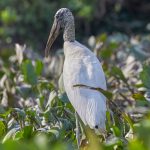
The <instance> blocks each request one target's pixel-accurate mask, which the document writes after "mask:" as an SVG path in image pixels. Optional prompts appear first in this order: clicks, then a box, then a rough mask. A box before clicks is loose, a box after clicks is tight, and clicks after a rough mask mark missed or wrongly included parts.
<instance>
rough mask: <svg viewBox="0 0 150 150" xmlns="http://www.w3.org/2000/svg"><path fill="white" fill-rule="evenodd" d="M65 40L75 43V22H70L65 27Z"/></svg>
mask: <svg viewBox="0 0 150 150" xmlns="http://www.w3.org/2000/svg"><path fill="white" fill-rule="evenodd" d="M63 38H64V41H70V42H74V41H75V25H74V21H71V22H68V23H67V24H66V25H65V28H64V34H63Z"/></svg>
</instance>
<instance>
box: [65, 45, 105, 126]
mask: <svg viewBox="0 0 150 150" xmlns="http://www.w3.org/2000/svg"><path fill="white" fill-rule="evenodd" d="M78 49H80V52H81V51H82V50H83V47H81V46H80V47H79V48H78ZM83 53H84V54H83ZM83 53H82V55H80V56H78V57H76V55H75V54H73V55H70V56H68V57H67V58H66V59H65V63H64V69H63V79H64V87H65V90H66V93H67V95H68V97H69V100H70V101H71V103H72V105H73V106H74V108H75V110H76V111H77V112H78V114H79V116H80V117H81V119H82V120H83V122H84V123H85V124H88V125H89V126H90V127H91V128H94V127H95V126H98V127H99V128H105V113H106V99H105V96H104V95H103V94H101V93H100V92H98V91H94V90H90V89H86V88H83V87H82V88H81V87H73V85H76V84H84V85H88V86H91V87H101V88H103V89H106V80H105V76H104V72H103V69H102V66H101V64H100V62H99V61H98V59H97V58H96V56H95V55H94V54H93V53H92V52H90V51H87V50H85V52H84V51H83ZM76 54H78V53H76Z"/></svg>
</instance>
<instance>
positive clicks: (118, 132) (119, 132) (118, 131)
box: [112, 126, 121, 137]
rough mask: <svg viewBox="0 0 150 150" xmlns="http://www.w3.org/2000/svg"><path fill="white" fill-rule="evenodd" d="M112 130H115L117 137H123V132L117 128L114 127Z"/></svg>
mask: <svg viewBox="0 0 150 150" xmlns="http://www.w3.org/2000/svg"><path fill="white" fill-rule="evenodd" d="M112 129H113V133H114V135H115V136H117V137H119V136H121V131H120V130H119V128H118V127H117V126H112Z"/></svg>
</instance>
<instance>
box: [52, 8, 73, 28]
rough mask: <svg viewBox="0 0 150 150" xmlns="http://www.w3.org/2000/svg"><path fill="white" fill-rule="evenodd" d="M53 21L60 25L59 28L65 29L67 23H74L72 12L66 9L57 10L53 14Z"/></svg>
mask: <svg viewBox="0 0 150 150" xmlns="http://www.w3.org/2000/svg"><path fill="white" fill-rule="evenodd" d="M54 19H55V20H56V21H57V22H59V23H60V27H61V28H65V26H66V24H67V23H70V22H74V17H73V15H72V12H71V11H70V10H69V9H68V8H61V9H59V10H58V11H57V12H56V14H55V17H54Z"/></svg>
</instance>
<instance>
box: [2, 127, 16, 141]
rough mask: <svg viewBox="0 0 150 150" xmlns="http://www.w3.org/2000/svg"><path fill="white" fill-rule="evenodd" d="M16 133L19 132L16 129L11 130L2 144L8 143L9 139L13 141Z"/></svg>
mask: <svg viewBox="0 0 150 150" xmlns="http://www.w3.org/2000/svg"><path fill="white" fill-rule="evenodd" d="M16 131H17V129H16V128H13V129H11V130H10V131H9V132H8V133H7V134H6V135H5V137H4V138H3V141H2V143H5V142H6V141H8V140H9V139H11V138H12V137H13V136H14V135H15V133H16Z"/></svg>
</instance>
